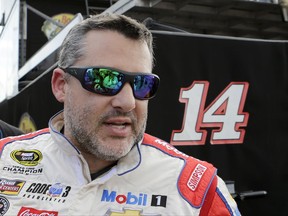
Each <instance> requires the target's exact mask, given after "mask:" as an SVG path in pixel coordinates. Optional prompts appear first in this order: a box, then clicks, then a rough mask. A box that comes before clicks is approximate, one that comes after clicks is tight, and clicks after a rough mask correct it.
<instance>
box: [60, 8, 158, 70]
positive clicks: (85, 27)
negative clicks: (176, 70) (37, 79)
mask: <svg viewBox="0 0 288 216" xmlns="http://www.w3.org/2000/svg"><path fill="white" fill-rule="evenodd" d="M91 30H112V31H117V32H119V33H121V34H123V35H124V36H125V37H127V38H130V39H133V40H139V41H141V42H146V43H147V45H148V48H149V51H150V53H151V56H152V65H153V61H154V58H153V37H152V34H151V32H150V31H149V30H148V29H147V28H146V26H145V25H144V24H142V23H140V22H138V21H136V20H134V19H132V18H130V17H127V16H125V15H117V14H111V13H102V14H99V15H94V16H91V17H89V18H87V19H85V20H84V21H82V22H80V23H78V24H76V25H75V26H74V27H73V28H72V29H71V30H70V32H69V33H68V35H67V36H66V38H65V39H64V41H63V43H62V45H61V47H60V51H59V59H58V60H59V61H58V66H59V67H61V68H66V67H69V66H71V65H73V64H74V62H76V61H77V60H78V59H80V58H81V57H82V56H83V55H84V47H85V46H84V45H85V42H84V37H85V34H86V33H87V32H89V31H91Z"/></svg>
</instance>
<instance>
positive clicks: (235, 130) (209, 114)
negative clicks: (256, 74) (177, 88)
mask: <svg viewBox="0 0 288 216" xmlns="http://www.w3.org/2000/svg"><path fill="white" fill-rule="evenodd" d="M208 87H209V82H208V81H195V82H193V83H192V85H191V86H190V87H188V88H182V89H181V92H180V96H179V101H180V102H181V103H185V104H186V106H185V114H184V119H183V123H182V129H181V130H173V132H172V136H171V141H170V142H171V144H173V145H204V144H205V142H206V137H207V130H203V129H201V128H217V129H213V130H212V133H211V139H210V143H211V144H241V143H243V140H244V136H245V129H243V127H247V123H248V118H249V114H248V113H245V112H243V107H244V105H245V101H246V96H247V92H248V87H249V83H247V82H231V83H230V84H229V85H228V86H227V87H226V88H225V89H224V90H223V91H222V92H221V93H220V94H219V95H218V97H217V98H216V99H215V100H214V101H213V102H212V103H211V104H210V105H209V106H208V107H207V108H206V109H204V106H205V102H206V98H207V92H208ZM240 128H242V129H240Z"/></svg>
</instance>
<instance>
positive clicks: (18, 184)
mask: <svg viewBox="0 0 288 216" xmlns="http://www.w3.org/2000/svg"><path fill="white" fill-rule="evenodd" d="M24 184H25V181H20V180H11V179H4V178H0V194H5V195H18V194H19V192H20V190H21V189H22V187H23V186H24Z"/></svg>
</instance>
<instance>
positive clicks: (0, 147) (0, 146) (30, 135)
mask: <svg viewBox="0 0 288 216" xmlns="http://www.w3.org/2000/svg"><path fill="white" fill-rule="evenodd" d="M47 132H49V128H45V129H42V130H38V131H35V132H31V133H27V134H23V135H20V136H11V137H6V138H3V139H1V140H0V152H2V150H3V148H4V146H5V145H6V144H7V143H10V142H13V141H19V140H25V139H31V138H33V137H36V136H38V135H40V134H44V133H47Z"/></svg>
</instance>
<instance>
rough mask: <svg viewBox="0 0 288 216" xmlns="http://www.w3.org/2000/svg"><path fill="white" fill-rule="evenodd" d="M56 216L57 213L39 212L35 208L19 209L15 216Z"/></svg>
mask: <svg viewBox="0 0 288 216" xmlns="http://www.w3.org/2000/svg"><path fill="white" fill-rule="evenodd" d="M32 215H33V216H44V215H45V216H57V215H58V212H57V211H47V210H39V209H35V208H29V207H21V209H20V211H19V212H18V214H17V216H32Z"/></svg>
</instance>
